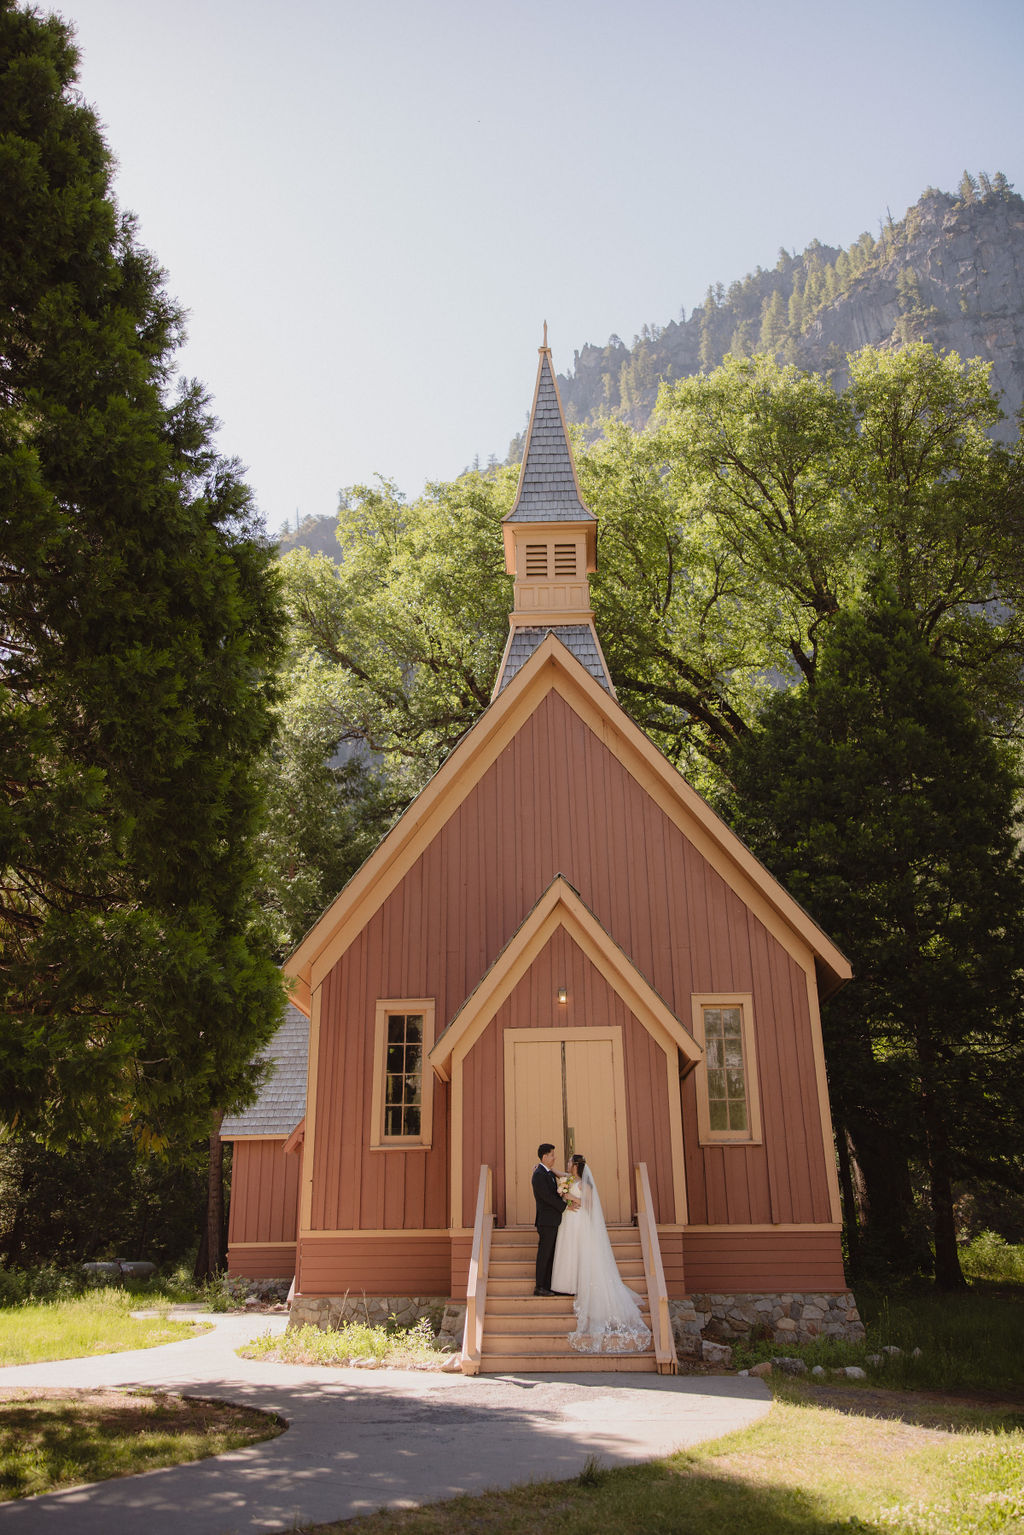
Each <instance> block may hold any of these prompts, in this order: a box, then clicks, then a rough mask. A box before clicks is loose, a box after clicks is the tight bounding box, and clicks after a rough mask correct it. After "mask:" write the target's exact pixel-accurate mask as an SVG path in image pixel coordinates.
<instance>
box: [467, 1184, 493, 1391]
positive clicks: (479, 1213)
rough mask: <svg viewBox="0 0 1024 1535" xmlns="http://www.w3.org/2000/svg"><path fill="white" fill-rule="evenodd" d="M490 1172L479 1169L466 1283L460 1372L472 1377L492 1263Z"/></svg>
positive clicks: (480, 1343)
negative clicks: (488, 1272)
mask: <svg viewBox="0 0 1024 1535" xmlns="http://www.w3.org/2000/svg"><path fill="white" fill-rule="evenodd" d="M492 1188H493V1184H492V1178H491V1169H490V1168H489V1167H488V1166H486V1164H485V1165H484V1166H483V1167H481V1169H480V1183H479V1186H478V1189H477V1196H476V1216H475V1218H474V1220H473V1251H472V1252H471V1253H470V1257H469V1280H468V1282H467V1284H466V1330H465V1332H464V1333H463V1335H462V1358H461V1364H462V1373H463V1374H464V1375H475V1374H476V1373H477V1371H478V1370H479V1369H480V1355H481V1352H482V1350H483V1342H484V1309H485V1307H486V1305H487V1269H488V1265H489V1264H490V1261H491V1232H492V1231H493V1230H494V1211H493V1199H492Z"/></svg>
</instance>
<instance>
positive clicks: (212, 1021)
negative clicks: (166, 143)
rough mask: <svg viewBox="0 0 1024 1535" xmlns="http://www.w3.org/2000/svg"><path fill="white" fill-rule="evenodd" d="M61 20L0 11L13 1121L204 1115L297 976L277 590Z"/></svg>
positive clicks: (7, 1066)
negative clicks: (263, 872)
mask: <svg viewBox="0 0 1024 1535" xmlns="http://www.w3.org/2000/svg"><path fill="white" fill-rule="evenodd" d="M76 63H77V55H76V52H75V49H74V47H73V44H72V42H71V38H70V34H69V30H68V28H67V27H66V26H65V24H64V23H63V22H61V21H60V20H59V19H57V18H54V17H47V18H42V17H40V16H39V15H38V14H37V13H36V12H34V11H32V10H25V9H21V8H19V7H18V6H16V5H14V4H12V3H11V0H0V205H2V207H3V209H4V238H3V242H2V246H0V381H2V388H0V773H2V776H3V786H4V793H3V800H2V805H0V1120H3V1121H4V1122H5V1123H6V1124H7V1125H9V1126H10V1125H14V1126H15V1127H17V1128H19V1129H21V1130H22V1131H24V1132H28V1133H33V1134H36V1135H38V1136H39V1137H41V1138H44V1139H47V1140H48V1141H50V1142H52V1143H54V1144H59V1143H61V1142H68V1141H72V1140H75V1139H80V1138H83V1137H89V1136H104V1137H107V1136H111V1135H113V1134H114V1133H116V1132H117V1131H118V1130H119V1129H122V1128H124V1127H128V1128H129V1129H130V1131H131V1132H132V1133H133V1134H134V1135H135V1137H136V1139H137V1140H139V1141H142V1142H143V1143H146V1142H147V1141H148V1142H155V1143H157V1144H159V1143H160V1142H161V1141H166V1140H168V1139H172V1138H174V1139H178V1140H181V1139H183V1138H184V1137H185V1136H186V1135H187V1134H189V1133H196V1132H198V1131H200V1130H201V1131H202V1132H205V1131H206V1130H207V1129H208V1127H209V1124H210V1122H211V1114H212V1113H213V1112H214V1111H215V1110H216V1108H217V1107H218V1106H222V1105H227V1104H228V1103H230V1102H231V1101H233V1100H235V1099H237V1098H238V1097H239V1095H244V1094H245V1092H246V1090H247V1089H248V1088H249V1087H250V1086H251V1067H250V1066H249V1064H248V1063H249V1061H250V1059H251V1057H252V1055H253V1053H254V1051H255V1049H256V1048H257V1047H258V1046H259V1045H260V1044H261V1042H262V1041H263V1040H264V1039H266V1038H267V1037H268V1035H269V1034H270V1033H271V1032H272V1030H273V1028H274V1027H275V1024H276V1021H277V1019H278V1017H279V1015H280V1007H281V989H280V984H279V980H278V977H277V974H276V972H275V969H274V967H273V965H272V963H271V962H270V960H269V958H268V957H267V952H268V951H267V947H266V945H265V943H264V938H263V934H262V932H261V927H260V917H259V912H258V908H257V906H256V904H255V901H254V895H253V892H254V889H255V879H256V870H255V867H254V853H253V844H254V833H255V830H256V828H257V825H258V822H259V817H260V814H261V805H260V791H259V789H258V779H257V775H256V773H255V770H254V763H255V760H256V758H257V756H258V754H259V752H260V751H261V750H262V749H263V748H264V747H265V746H266V744H267V742H268V740H269V737H270V729H271V725H270V721H271V712H270V703H271V694H272V688H273V682H272V679H273V671H274V666H275V663H276V657H277V654H278V648H279V643H280V640H279V634H280V624H281V620H280V615H279V599H278V596H277V593H276V587H275V582H274V577H273V575H272V572H271V565H270V561H269V556H268V553H267V551H266V550H265V548H264V547H263V544H262V542H261V540H260V539H259V538H258V537H257V536H256V532H255V529H254V527H253V525H252V510H251V505H250V495H249V492H248V490H247V489H246V487H245V486H244V485H243V484H242V482H241V481H240V479H239V477H238V474H237V471H236V469H235V467H234V466H233V465H232V464H230V463H227V462H225V461H224V460H222V459H221V458H219V457H218V455H217V453H216V451H215V449H214V446H213V425H214V423H213V422H212V420H211V418H210V416H209V414H208V409H207V404H206V400H205V398H204V395H203V393H202V391H201V389H200V388H199V387H198V386H197V385H196V384H194V383H188V384H183V385H181V386H180V387H178V388H177V389H175V388H174V387H173V379H172V372H173V363H174V352H175V348H176V347H177V345H178V344H179V342H180V338H181V315H180V312H179V311H178V310H177V308H176V307H175V306H174V304H173V303H171V302H170V301H169V299H168V297H167V295H166V293H165V291H164V287H163V280H162V274H161V272H160V270H159V269H158V267H157V266H156V265H155V263H154V261H153V259H152V258H151V257H150V256H149V255H148V254H147V253H146V252H145V251H144V250H143V249H141V248H140V246H139V245H138V243H137V240H136V236H135V231H134V229H133V226H132V221H131V219H130V218H128V217H125V216H123V215H121V214H120V213H119V212H118V210H117V208H116V206H115V203H114V201H113V198H112V196H111V191H110V170H111V162H110V156H109V153H108V151H107V149H106V146H105V144H104V142H103V139H102V137H101V134H100V132H99V130H98V127H97V123H96V120H95V117H94V116H93V114H92V112H91V111H89V110H88V109H87V108H86V107H85V106H83V105H82V104H81V102H80V100H79V98H78V94H77V90H76V86H75V69H76Z"/></svg>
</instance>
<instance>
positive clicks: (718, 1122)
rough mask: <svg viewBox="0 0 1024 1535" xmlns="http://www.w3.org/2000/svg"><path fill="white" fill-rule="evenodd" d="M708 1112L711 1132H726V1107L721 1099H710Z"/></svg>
mask: <svg viewBox="0 0 1024 1535" xmlns="http://www.w3.org/2000/svg"><path fill="white" fill-rule="evenodd" d="M708 1108H709V1111H710V1124H711V1128H712V1130H728V1128H729V1119H728V1114H727V1105H726V1103H725V1102H724V1100H723V1099H721V1098H712V1100H711V1102H710V1104H709V1105H708Z"/></svg>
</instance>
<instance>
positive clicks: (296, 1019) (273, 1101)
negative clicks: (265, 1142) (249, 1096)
mask: <svg viewBox="0 0 1024 1535" xmlns="http://www.w3.org/2000/svg"><path fill="white" fill-rule="evenodd" d="M263 1059H265V1060H269V1061H270V1062H271V1067H270V1071H269V1072H268V1074H267V1080H266V1081H265V1082H264V1084H263V1087H262V1089H261V1091H260V1095H259V1097H258V1098H257V1099H256V1102H255V1103H254V1104H252V1105H251V1106H250V1107H249V1108H247V1109H243V1110H242V1112H241V1113H240V1114H226V1115H225V1116H224V1123H223V1124H222V1125H221V1127H220V1133H221V1137H222V1138H229V1137H231V1136H235V1135H291V1133H292V1131H293V1130H294V1129H295V1126H296V1125H297V1124H298V1122H299V1120H300V1119H301V1118H302V1116H303V1115H304V1114H305V1112H306V1072H307V1069H308V1065H309V1019H308V1018H306V1017H304V1016H303V1014H302V1013H300V1012H299V1010H298V1008H297V1007H294V1006H293V1005H292V1003H291V1002H289V1004H288V1006H287V1008H286V1010H285V1015H284V1022H283V1023H282V1025H281V1027H280V1028H279V1029H278V1031H277V1033H276V1034H275V1035H274V1037H273V1039H272V1040H271V1041H270V1043H269V1045H268V1046H267V1048H266V1050H265V1051H264V1054H263Z"/></svg>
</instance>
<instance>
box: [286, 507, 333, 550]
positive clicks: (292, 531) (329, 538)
mask: <svg viewBox="0 0 1024 1535" xmlns="http://www.w3.org/2000/svg"><path fill="white" fill-rule="evenodd" d="M274 543H275V544H276V545H277V552H278V554H287V553H288V552H289V550H291V549H309V550H310V551H311V553H313V554H329V555H330V557H331V559H332V560H336V559H337V558H338V518H337V516H336V514H335V513H334V512H329V513H327V515H326V516H323V517H311V516H310V517H303V519H302V521H301V523H300V524H299V526H298V527H297V528H289V527H284V528H282V529H281V531H280V532H279V533H277V534H276V535H275V537H274Z"/></svg>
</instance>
